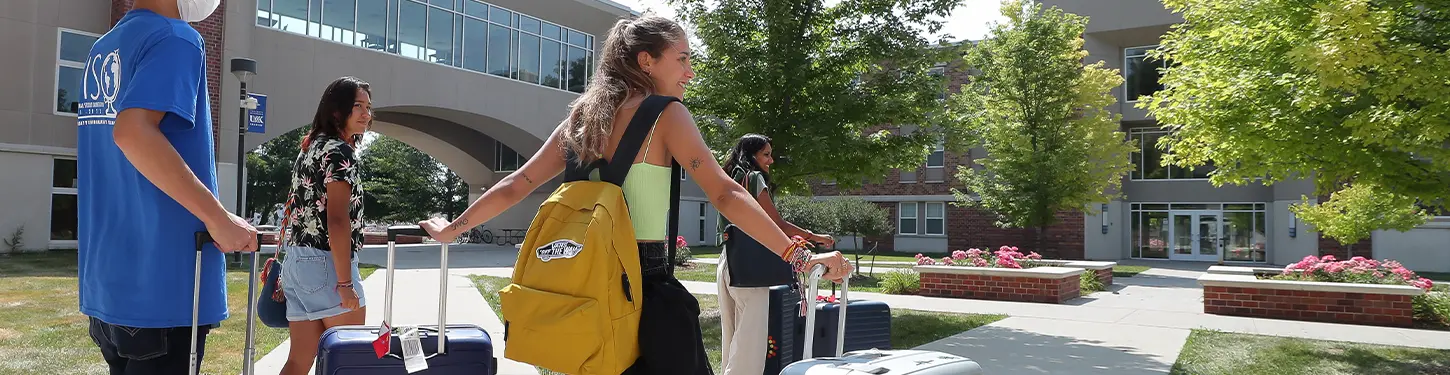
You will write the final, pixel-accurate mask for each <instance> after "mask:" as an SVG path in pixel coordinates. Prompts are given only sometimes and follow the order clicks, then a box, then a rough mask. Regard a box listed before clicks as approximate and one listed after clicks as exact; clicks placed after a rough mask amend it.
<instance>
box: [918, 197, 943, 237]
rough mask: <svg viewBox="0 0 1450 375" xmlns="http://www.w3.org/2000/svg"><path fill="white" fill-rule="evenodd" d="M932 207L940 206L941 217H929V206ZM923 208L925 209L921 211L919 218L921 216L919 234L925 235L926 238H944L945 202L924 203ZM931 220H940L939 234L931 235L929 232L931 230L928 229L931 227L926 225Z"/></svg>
mask: <svg viewBox="0 0 1450 375" xmlns="http://www.w3.org/2000/svg"><path fill="white" fill-rule="evenodd" d="M932 205H938V206H941V216H940V217H932V216H931V206H932ZM923 207H924V208H925V210H923V211H922V212H921V216H922V226H921V233H922V235H926V236H946V235H947V205H946V202H925V204H924V205H923ZM932 220H941V233H932V232H931V229H930V228H931V225H929V224H928V223H929V222H930V221H932Z"/></svg>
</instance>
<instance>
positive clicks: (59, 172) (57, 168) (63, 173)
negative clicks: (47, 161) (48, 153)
mask: <svg viewBox="0 0 1450 375" xmlns="http://www.w3.org/2000/svg"><path fill="white" fill-rule="evenodd" d="M52 164H53V165H52V167H51V173H50V176H51V183H50V186H51V187H58V188H72V189H74V188H75V187H76V161H75V160H74V159H55V162H54V163H52Z"/></svg>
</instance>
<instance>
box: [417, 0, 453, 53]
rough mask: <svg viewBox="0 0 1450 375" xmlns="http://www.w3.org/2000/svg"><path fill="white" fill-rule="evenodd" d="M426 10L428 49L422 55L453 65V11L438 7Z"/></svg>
mask: <svg viewBox="0 0 1450 375" xmlns="http://www.w3.org/2000/svg"><path fill="white" fill-rule="evenodd" d="M435 1H436V0H435ZM450 1H451V0H450ZM428 12H429V14H428V50H427V51H425V52H424V54H425V55H424V57H425V58H426V59H427V60H428V61H432V62H436V63H439V64H444V65H453V13H450V12H448V11H446V10H442V9H438V8H429V10H428Z"/></svg>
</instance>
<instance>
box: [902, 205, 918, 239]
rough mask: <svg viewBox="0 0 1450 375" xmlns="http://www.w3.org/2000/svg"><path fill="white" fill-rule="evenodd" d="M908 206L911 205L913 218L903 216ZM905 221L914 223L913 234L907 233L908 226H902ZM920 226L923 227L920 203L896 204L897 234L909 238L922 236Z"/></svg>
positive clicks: (912, 226)
mask: <svg viewBox="0 0 1450 375" xmlns="http://www.w3.org/2000/svg"><path fill="white" fill-rule="evenodd" d="M906 205H911V211H912V216H911V218H907V217H905V216H902V214H901V213H902V211H905V209H904V207H906ZM904 220H911V223H912V225H911V232H907V231H906V225H902V221H904ZM920 226H921V204H920V203H919V202H897V203H896V233H897V234H900V235H907V236H916V235H920V234H921V228H920Z"/></svg>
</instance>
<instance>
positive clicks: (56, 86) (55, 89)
mask: <svg viewBox="0 0 1450 375" xmlns="http://www.w3.org/2000/svg"><path fill="white" fill-rule="evenodd" d="M66 33H71V34H76V35H83V36H87V37H91V38H96V39H97V40H99V39H101V34H96V33H92V32H88V31H81V30H76V29H71V28H65V27H57V28H55V72H54V76H53V77H51V81H50V84H51V91H50V95H55V94H57V93H59V92H60V71H61V69H62V68H72V69H80V70H81V87H82V90H84V87H85V85H86V83H85V71H86V62H85V61H81V62H76V61H70V60H65V59H62V58H61V57H60V51H61V44H63V43H65V34H66ZM92 43H94V42H92ZM77 94H80V93H77ZM80 95H82V96H84V94H80ZM47 97H49V96H47ZM52 99H53V98H52ZM47 101H49V100H47ZM49 107H50V113H51V114H54V115H56V116H69V117H79V116H80V115H79V114H77V113H73V112H65V111H61V110H60V109H59V108H56V107H57V106H56V105H54V104H52V105H50V106H49Z"/></svg>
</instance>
